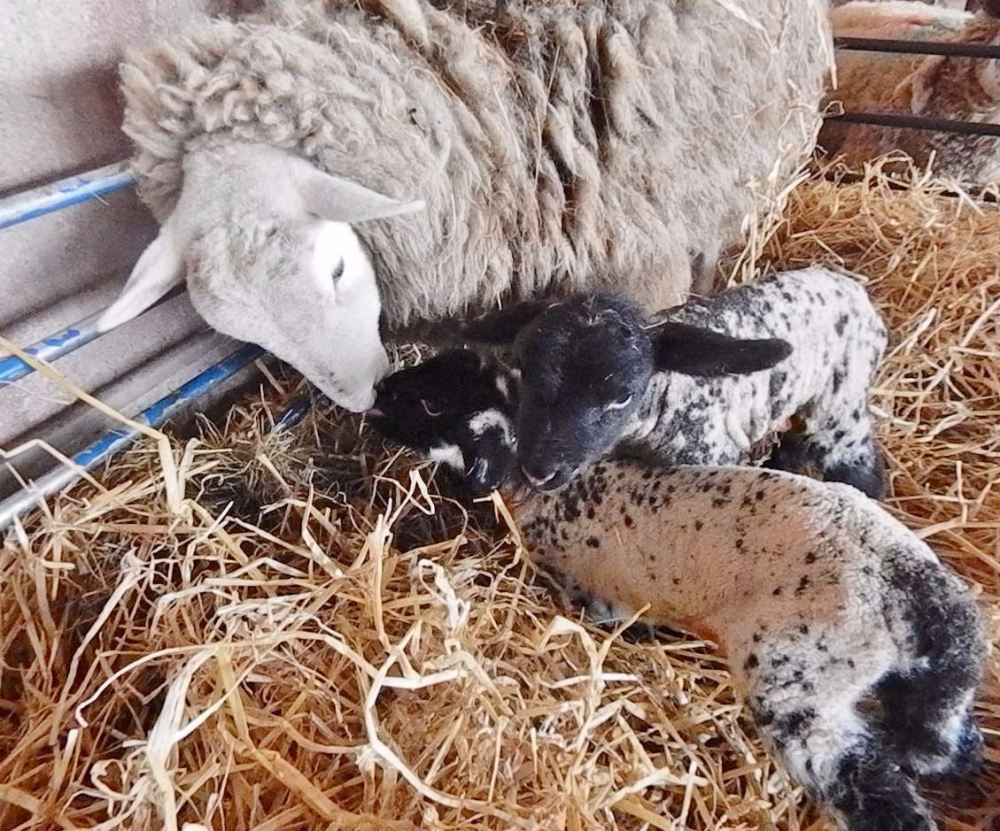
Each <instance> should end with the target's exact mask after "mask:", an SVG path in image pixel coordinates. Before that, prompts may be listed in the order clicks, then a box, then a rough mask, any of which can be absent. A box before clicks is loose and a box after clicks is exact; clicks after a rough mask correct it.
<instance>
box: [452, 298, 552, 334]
mask: <svg viewBox="0 0 1000 831" xmlns="http://www.w3.org/2000/svg"><path fill="white" fill-rule="evenodd" d="M551 305H553V304H552V303H546V302H544V301H542V300H526V301H525V302H523V303H515V304H514V305H513V306H508V307H507V308H506V309H500V310H499V311H496V312H490V313H488V314H485V315H483V316H482V317H477V318H475V319H473V320H470V321H468V322H466V323H464V324H462V326H461V327H460V328H459V335H461V336H462V337H464V338H466V339H467V340H471V341H475V342H476V343H492V344H504V343H513V341H514V338H516V337H517V334H518V332H520V331H521V330H522V329H523V328H524V327H525V326H527V325H528V324H529V323H531V321H533V320H534V319H535V318H536V317H538V316H539V315H540V314H541V313H542V312H544V311H545V310H546V309H547V308H549V307H550V306H551Z"/></svg>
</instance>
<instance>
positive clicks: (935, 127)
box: [827, 113, 1000, 137]
mask: <svg viewBox="0 0 1000 831" xmlns="http://www.w3.org/2000/svg"><path fill="white" fill-rule="evenodd" d="M827 120H828V121H843V122H846V123H848V124H871V125H874V126H876V127H900V128H903V129H908V130H931V131H934V132H938V133H957V134H959V135H966V136H995V137H1000V124H985V123H980V122H974V121H954V120H952V119H949V118H924V117H923V116H918V115H895V114H892V113H842V114H840V115H830V116H827Z"/></svg>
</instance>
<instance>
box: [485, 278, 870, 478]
mask: <svg viewBox="0 0 1000 831" xmlns="http://www.w3.org/2000/svg"><path fill="white" fill-rule="evenodd" d="M465 334H466V336H467V337H468V338H470V339H473V340H479V341H490V342H510V341H513V342H514V354H515V356H516V360H517V362H518V363H519V364H520V366H521V371H522V378H521V397H520V409H519V413H518V419H517V436H518V458H519V460H520V463H521V466H522V467H523V469H524V471H525V474H526V475H527V476H528V477H529V479H530V480H531V481H532V483H533V484H535V485H536V486H537V487H540V488H544V489H550V490H551V489H555V488H558V487H560V486H561V485H562V484H563V483H564V482H566V481H568V480H569V479H570V478H571V477H572V475H573V473H574V471H576V470H577V469H578V468H580V467H581V466H582V465H584V464H586V463H590V462H594V461H597V460H598V459H600V458H602V457H604V456H606V455H608V454H609V453H612V452H614V453H616V454H618V455H628V456H637V457H642V458H646V459H648V460H650V461H653V462H655V463H657V464H661V465H667V466H673V465H687V464H712V465H726V464H739V463H744V462H747V461H748V460H749V458H750V454H751V452H752V450H753V449H754V447H755V446H757V445H758V444H759V443H760V442H762V441H764V440H766V439H767V438H768V436H769V434H771V433H772V432H773V431H776V430H777V431H781V432H782V436H781V441H780V443H779V445H778V446H777V448H776V449H775V450H774V452H773V454H772V456H771V460H770V462H769V464H770V466H772V467H776V468H779V469H784V470H795V471H803V470H812V469H815V471H816V472H818V474H819V476H820V477H821V478H823V479H827V480H830V481H837V482H846V483H847V484H851V485H854V486H855V487H857V488H859V489H860V490H862V491H864V492H865V493H866V494H868V495H870V496H875V497H879V496H881V495H882V493H883V490H884V478H885V475H884V466H883V462H882V454H881V451H880V449H879V447H878V443H877V440H876V438H875V436H874V433H873V429H872V419H871V416H870V414H869V406H868V394H869V387H870V385H871V382H872V378H873V376H874V373H875V371H876V368H877V367H878V365H879V363H880V361H881V358H882V355H883V352H884V350H885V346H886V342H887V335H886V327H885V324H884V323H883V321H882V318H881V317H880V315H879V313H878V311H877V310H876V309H875V307H874V306H873V304H872V302H871V300H870V299H869V298H868V295H867V293H866V291H865V289H864V287H863V286H862V285H861V284H860V283H858V282H857V281H855V280H853V279H851V278H849V277H846V276H844V275H841V274H837V273H835V272H833V271H830V270H828V269H825V268H819V267H812V268H807V269H802V270H800V271H788V272H784V273H779V274H774V275H772V276H770V277H767V278H764V279H761V280H759V281H757V282H754V283H748V284H745V285H741V286H738V287H735V288H732V289H729V290H728V291H725V292H722V293H721V294H718V295H716V296H714V297H710V298H703V299H696V300H692V301H690V302H688V303H686V304H685V305H683V306H679V307H677V308H674V309H670V310H669V311H667V312H666V313H665V314H664V315H663V316H662V317H661V319H660V320H659V321H658V322H655V323H652V322H649V321H648V320H647V319H646V318H645V317H644V316H643V315H642V314H641V312H640V311H639V309H638V308H637V307H636V306H635V305H634V304H633V303H630V302H629V301H627V300H626V299H624V298H622V297H619V296H613V295H603V294H596V295H595V294H587V295H580V296H575V297H572V298H569V299H567V300H565V301H563V302H559V303H555V304H546V303H543V302H539V301H533V302H530V303H527V304H521V305H514V306H511V307H509V308H508V309H506V310H502V311H499V312H496V313H493V314H491V315H487V316H485V317H483V318H480V319H478V320H475V321H472V322H470V323H469V324H468V325H467V326H466V327H465Z"/></svg>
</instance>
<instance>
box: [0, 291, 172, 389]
mask: <svg viewBox="0 0 1000 831" xmlns="http://www.w3.org/2000/svg"><path fill="white" fill-rule="evenodd" d="M183 291H184V287H183V286H178V287H177V288H174V289H172V290H171V291H169V292H167V293H166V294H165V295H163V297H161V298H160V299H159V300H158V301H157V302H156V303H154V304H153V305H152V306H150V307H149V309H147V310H146V312H148V311H149V310H150V309H154V308H156V307H157V306H159V305H160V304H161V303H165V302H167V301H168V300H170V299H171V298H173V297H177V295H179V294H181V293H182V292H183ZM102 314H104V310H103V309H101V311H99V312H95V313H94V314H92V315H90V317H85V318H84V319H83V320H81V321H78V322H77V323H74V324H73V325H72V326H67V327H66V328H65V329H63V330H62V331H60V332H56V333H55V334H54V335H48V336H47V337H44V338H42V339H41V340H40V341H38V342H37V343H33V344H31V346H26V347H24V351H25V352H27V353H28V354H29V355H34V356H35V357H36V358H41V359H42V360H45V361H48V362H50V363H51V362H52V361H55V360H57V359H59V358H61V357H62V356H63V355H68V354H69V353H70V352H75V351H76V350H77V349H79V348H80V347H81V346H86V345H87V344H88V343H90V342H91V341H92V340H96V339H97V338H99V337H101V335H103V334H106V333H105V332H98V331H97V321H98V320H99V319H100V317H101V315H102ZM144 314H145V312H144ZM34 371H35V370H34V368H33V367H32V366H31V364H29V363H27V361H23V360H21V359H20V358H19V357H17V355H8V356H7V357H6V358H0V389H3V388H4V386H6V385H7V384H13V383H14V382H15V381H20V380H21V379H22V378H24V376H25V375H30V374H31V373H32V372H34Z"/></svg>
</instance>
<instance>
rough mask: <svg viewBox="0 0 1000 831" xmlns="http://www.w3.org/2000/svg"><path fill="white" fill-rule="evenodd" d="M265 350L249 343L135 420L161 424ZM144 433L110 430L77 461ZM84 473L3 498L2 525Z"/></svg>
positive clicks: (86, 463) (48, 478)
mask: <svg viewBox="0 0 1000 831" xmlns="http://www.w3.org/2000/svg"><path fill="white" fill-rule="evenodd" d="M263 354H264V350H263V349H261V348H260V347H259V346H254V345H253V344H246V345H245V346H243V347H241V348H240V349H239V350H237V351H236V352H234V353H233V354H232V355H230V356H229V357H228V358H224V359H223V360H221V361H220V362H219V363H217V364H215V366H211V367H209V368H208V369H206V370H205V371H204V372H202V373H201V374H200V375H196V376H195V377H194V378H192V379H191V380H190V381H188V382H187V383H186V384H184V385H182V386H180V387H178V388H177V389H176V390H174V391H173V392H172V393H170V394H169V395H166V396H164V397H163V398H161V399H160V400H159V401H157V402H156V403H155V404H152V405H150V406H149V407H147V408H146V409H145V410H143V411H142V412H141V413H139V415H137V416H136V417H135V418H134V419H133V420H134V421H138V422H139V423H140V424H145V425H147V426H149V427H159V426H160V425H161V424H163V422H164V421H166V420H167V419H168V418H169V417H170V416H171V415H172V414H173V413H174V412H175V411H176V410H177V409H178V408H180V407H181V406H182V405H184V404H187V403H188V402H190V401H192V400H194V399H195V398H199V397H200V396H202V395H205V394H206V393H208V392H210V391H211V390H213V389H214V388H216V387H217V386H219V384H221V383H222V382H223V381H226V380H227V379H229V378H232V377H233V376H234V375H235V374H236V373H237V372H239V371H240V370H241V369H243V368H244V367H245V366H247V364H249V363H250V362H251V361H253V360H256V359H257V358H259V357H261V356H262V355H263ZM139 435H140V434H139V433H138V432H137V431H135V430H133V429H132V428H131V427H118V428H116V429H114V430H109V431H108V432H106V433H105V434H104V435H103V436H101V437H100V438H99V439H98V440H97V441H95V442H94V443H93V444H91V445H90V446H89V447H85V448H84V449H83V450H81V451H80V452H79V453H77V454H76V455H75V456H73V461H74V462H75V463H76V464H77V465H78V466H79V467H81V468H83V469H84V470H90V469H91V468H93V467H95V466H97V465H98V464H100V463H101V462H103V461H105V460H107V459H109V458H110V457H111V456H112V455H114V454H115V453H117V452H118V451H119V450H121V449H122V448H124V447H126V446H127V445H129V444H131V443H132V442H133V441H134V440H135V439H136V438H138V436H139ZM79 477H80V474H79V473H78V472H77V469H76V468H71V467H57V468H55V469H54V470H51V471H49V472H48V473H46V474H45V475H44V476H41V477H40V478H39V479H37V480H36V481H35V482H33V483H32V484H31V485H30V486H29V487H28V488H26V489H24V490H21V491H19V492H18V493H15V494H14V495H13V496H10V497H8V498H7V499H5V500H3V502H0V529H3V528H6V527H7V526H8V525H9V524H10V523H11V522H13V520H14V517H16V516H18V515H20V514H22V513H23V512H24V511H26V510H28V509H30V508H33V507H35V506H36V505H38V504H39V503H40V502H42V500H44V499H45V497H47V496H51V495H52V494H54V493H56V492H57V491H60V490H62V489H63V488H64V487H66V486H67V485H69V484H72V483H73V482H75V481H76V480H77V479H78V478H79Z"/></svg>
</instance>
